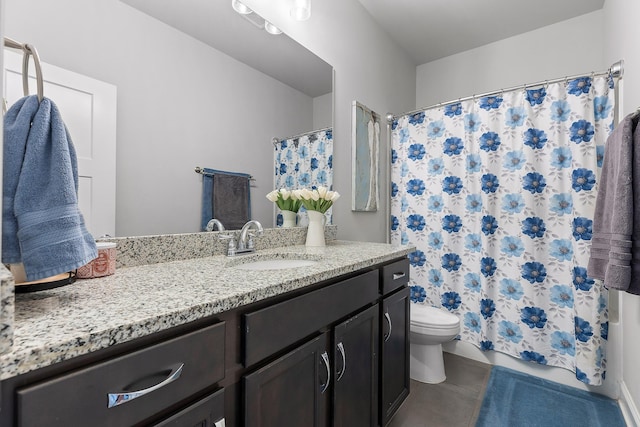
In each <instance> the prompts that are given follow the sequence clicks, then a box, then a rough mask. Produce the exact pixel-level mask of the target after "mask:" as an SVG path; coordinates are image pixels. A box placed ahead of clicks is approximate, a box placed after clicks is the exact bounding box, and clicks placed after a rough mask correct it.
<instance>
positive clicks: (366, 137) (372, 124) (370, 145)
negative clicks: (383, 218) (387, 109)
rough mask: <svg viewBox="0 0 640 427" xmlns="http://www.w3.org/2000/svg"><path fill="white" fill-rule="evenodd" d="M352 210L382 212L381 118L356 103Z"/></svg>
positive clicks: (354, 103)
mask: <svg viewBox="0 0 640 427" xmlns="http://www.w3.org/2000/svg"><path fill="white" fill-rule="evenodd" d="M351 126H352V136H351V139H352V146H351V158H352V166H351V168H352V171H351V172H352V181H351V182H352V185H351V194H352V200H351V210H352V211H362V212H375V211H377V210H378V169H379V165H378V159H379V150H380V115H378V114H376V113H375V112H373V111H371V110H370V109H369V108H367V107H365V106H364V105H362V104H360V103H359V102H358V101H353V113H352V118H351Z"/></svg>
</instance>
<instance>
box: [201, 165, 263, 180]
mask: <svg viewBox="0 0 640 427" xmlns="http://www.w3.org/2000/svg"><path fill="white" fill-rule="evenodd" d="M194 171H195V173H199V174H200V175H207V176H213V175H212V174H210V173H206V172H205V171H204V169H203V168H201V167H200V166H196V168H195V169H194ZM255 180H256V179H255V178H254V177H253V176H249V181H255Z"/></svg>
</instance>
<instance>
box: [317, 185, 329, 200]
mask: <svg viewBox="0 0 640 427" xmlns="http://www.w3.org/2000/svg"><path fill="white" fill-rule="evenodd" d="M318 195H319V196H320V198H321V199H326V195H327V187H323V186H320V187H318Z"/></svg>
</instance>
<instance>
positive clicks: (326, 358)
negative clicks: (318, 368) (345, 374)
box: [320, 351, 331, 394]
mask: <svg viewBox="0 0 640 427" xmlns="http://www.w3.org/2000/svg"><path fill="white" fill-rule="evenodd" d="M322 361H323V362H324V366H325V368H327V382H326V383H325V384H324V385H322V390H320V394H324V392H325V391H327V389H328V388H329V382H331V367H330V366H329V355H328V354H327V352H326V351H325V352H324V353H322Z"/></svg>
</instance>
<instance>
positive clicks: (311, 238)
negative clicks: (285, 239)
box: [306, 211, 327, 246]
mask: <svg viewBox="0 0 640 427" xmlns="http://www.w3.org/2000/svg"><path fill="white" fill-rule="evenodd" d="M307 215H308V216H309V226H308V228H307V241H306V245H307V246H324V245H325V242H324V224H325V222H326V221H327V217H325V216H324V214H323V213H321V212H318V211H307Z"/></svg>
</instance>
